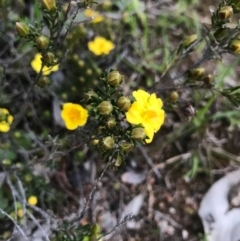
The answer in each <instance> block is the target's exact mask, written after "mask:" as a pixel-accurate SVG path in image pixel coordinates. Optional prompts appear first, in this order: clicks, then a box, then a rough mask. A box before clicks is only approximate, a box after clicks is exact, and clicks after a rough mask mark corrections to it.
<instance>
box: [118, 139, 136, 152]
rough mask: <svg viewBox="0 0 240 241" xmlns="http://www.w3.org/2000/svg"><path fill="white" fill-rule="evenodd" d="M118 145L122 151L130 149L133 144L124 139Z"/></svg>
mask: <svg viewBox="0 0 240 241" xmlns="http://www.w3.org/2000/svg"><path fill="white" fill-rule="evenodd" d="M119 146H120V149H121V150H122V151H130V150H131V149H132V147H133V144H132V143H131V142H127V141H125V142H122V143H121V144H120V145H119Z"/></svg>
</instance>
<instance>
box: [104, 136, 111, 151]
mask: <svg viewBox="0 0 240 241" xmlns="http://www.w3.org/2000/svg"><path fill="white" fill-rule="evenodd" d="M102 144H103V148H104V149H105V150H106V151H107V150H111V149H113V148H114V139H113V138H112V137H111V136H107V137H105V138H103V140H102Z"/></svg>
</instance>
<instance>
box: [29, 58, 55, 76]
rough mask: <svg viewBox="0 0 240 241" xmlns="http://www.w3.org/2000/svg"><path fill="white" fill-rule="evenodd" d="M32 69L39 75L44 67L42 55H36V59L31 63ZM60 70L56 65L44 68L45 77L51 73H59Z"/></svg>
mask: <svg viewBox="0 0 240 241" xmlns="http://www.w3.org/2000/svg"><path fill="white" fill-rule="evenodd" d="M31 66H32V68H33V69H34V70H35V71H36V72H37V73H39V72H40V70H41V67H42V55H41V54H40V53H37V54H35V56H34V59H33V60H32V61H31ZM58 68H59V65H58V64H57V65H54V66H52V67H47V66H44V67H43V75H49V74H51V72H55V71H57V70H58Z"/></svg>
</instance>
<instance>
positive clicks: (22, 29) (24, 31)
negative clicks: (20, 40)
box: [15, 22, 30, 37]
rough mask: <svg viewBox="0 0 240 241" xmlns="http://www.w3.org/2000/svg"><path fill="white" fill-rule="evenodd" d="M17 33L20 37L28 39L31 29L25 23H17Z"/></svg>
mask: <svg viewBox="0 0 240 241" xmlns="http://www.w3.org/2000/svg"><path fill="white" fill-rule="evenodd" d="M15 26H16V31H17V34H18V36H20V37H27V36H28V35H29V32H30V29H29V27H28V26H27V25H26V24H25V23H23V22H16V25H15Z"/></svg>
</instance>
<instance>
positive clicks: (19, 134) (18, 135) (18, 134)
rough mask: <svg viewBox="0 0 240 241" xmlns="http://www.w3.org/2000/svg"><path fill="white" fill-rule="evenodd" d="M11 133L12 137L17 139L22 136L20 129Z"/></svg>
mask: <svg viewBox="0 0 240 241" xmlns="http://www.w3.org/2000/svg"><path fill="white" fill-rule="evenodd" d="M13 135H14V137H15V138H17V139H19V138H20V137H22V134H21V132H20V131H15V132H14V133H13Z"/></svg>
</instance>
